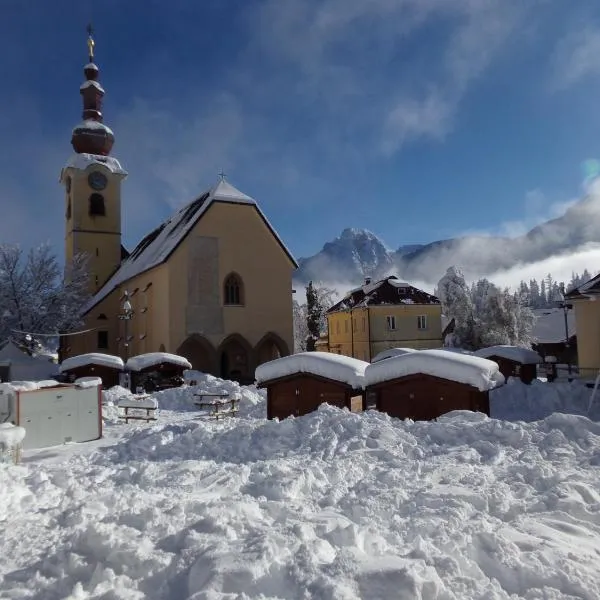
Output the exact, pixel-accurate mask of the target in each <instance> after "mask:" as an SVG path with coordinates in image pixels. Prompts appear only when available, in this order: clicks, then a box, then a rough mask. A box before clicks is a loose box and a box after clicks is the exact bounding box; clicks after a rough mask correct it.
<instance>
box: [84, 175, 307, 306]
mask: <svg viewBox="0 0 600 600" xmlns="http://www.w3.org/2000/svg"><path fill="white" fill-rule="evenodd" d="M214 202H229V203H232V204H247V205H250V206H253V207H254V208H255V209H256V211H257V212H258V214H259V215H260V217H261V218H262V220H263V221H264V222H265V224H266V225H267V227H268V229H269V230H270V231H271V233H272V235H273V236H274V237H275V239H276V240H277V242H278V243H279V245H280V246H281V248H282V249H283V250H284V252H285V253H286V254H287V255H288V257H289V259H290V261H291V262H292V264H293V265H294V266H295V267H297V266H298V263H297V262H296V260H295V259H294V257H293V256H292V253H291V252H290V251H289V250H288V248H287V247H286V246H285V244H284V243H283V241H282V240H281V238H280V237H279V236H278V235H277V233H276V231H275V229H273V226H272V225H271V224H270V223H269V220H268V219H267V217H266V216H265V215H264V213H263V212H262V210H261V209H260V207H259V206H258V204H257V203H256V201H255V200H254V199H253V198H251V197H250V196H247V195H246V194H244V193H243V192H240V191H239V190H238V189H237V188H235V187H234V186H233V185H231V184H230V183H228V182H227V181H225V180H221V181H219V182H218V183H217V185H215V186H213V187H212V188H211V189H210V190H209V191H207V192H205V193H204V194H202V195H201V196H199V197H198V198H196V199H195V200H194V201H192V202H190V203H189V204H187V205H186V206H184V207H183V208H181V209H179V210H178V211H177V212H176V213H175V214H174V215H173V216H172V217H170V218H169V219H167V220H166V221H165V222H164V223H162V224H161V225H159V226H158V227H157V228H156V229H155V230H154V231H151V232H150V233H149V234H148V235H147V236H146V237H145V238H144V239H142V241H141V242H140V243H139V244H138V245H137V246H136V248H135V249H134V250H133V251H132V252H131V254H130V255H129V257H128V258H127V260H125V261H124V262H123V263H121V266H120V267H119V269H118V270H117V271H116V272H115V274H114V275H113V276H112V277H111V278H110V279H109V280H108V281H107V282H106V284H105V285H104V286H103V287H102V288H101V289H100V290H99V291H98V293H97V294H96V295H95V296H94V297H93V298H92V299H91V300H90V302H89V303H88V305H87V306H86V307H85V309H84V312H88V311H90V310H91V309H92V308H93V307H94V306H96V305H97V304H98V303H99V302H101V301H102V300H104V298H106V296H108V294H110V292H112V291H113V290H114V289H115V288H117V287H118V286H120V285H121V284H123V283H125V282H126V281H128V280H129V279H131V278H132V277H136V276H137V275H140V274H141V273H143V272H144V271H148V270H149V269H152V268H154V267H157V266H158V265H160V264H162V263H163V262H165V261H166V260H167V259H168V258H169V256H171V254H172V253H173V252H174V251H175V249H176V248H177V247H178V246H179V244H180V243H181V242H182V241H183V240H184V239H185V237H186V235H187V234H188V233H189V232H190V231H191V230H192V229H193V227H194V226H195V225H196V223H198V221H199V220H200V219H201V218H202V215H204V214H205V213H206V211H207V210H208V209H209V208H210V206H211V205H212V204H213V203H214Z"/></svg>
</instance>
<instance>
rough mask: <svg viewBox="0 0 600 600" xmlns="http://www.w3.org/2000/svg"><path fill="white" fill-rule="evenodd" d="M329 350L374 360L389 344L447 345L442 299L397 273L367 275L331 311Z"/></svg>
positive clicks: (410, 345) (328, 315) (401, 345)
mask: <svg viewBox="0 0 600 600" xmlns="http://www.w3.org/2000/svg"><path fill="white" fill-rule="evenodd" d="M326 316H327V326H328V339H327V342H328V344H327V345H328V348H327V349H328V351H329V352H333V353H335V354H343V355H345V356H352V357H354V358H358V359H360V360H364V361H368V362H370V361H371V360H372V358H373V357H374V356H376V355H377V354H379V353H380V352H382V351H383V350H388V349H389V348H396V347H404V348H414V349H416V350H423V349H427V348H439V347H440V346H442V345H443V337H442V335H443V334H442V329H443V327H442V306H441V303H440V301H439V299H438V298H436V297H435V296H433V295H431V294H428V293H427V292H424V291H423V290H420V289H418V288H416V287H414V286H412V285H410V284H409V283H405V282H401V281H400V280H399V279H398V278H397V277H395V276H393V275H392V276H390V277H386V278H385V279H382V280H380V281H377V282H371V280H370V279H366V280H365V283H364V285H362V286H361V287H358V288H356V289H353V290H351V291H350V292H348V294H346V296H345V297H344V298H342V300H340V301H339V302H338V303H337V304H335V305H334V306H332V307H331V308H330V309H329V310H328V311H327V315H326Z"/></svg>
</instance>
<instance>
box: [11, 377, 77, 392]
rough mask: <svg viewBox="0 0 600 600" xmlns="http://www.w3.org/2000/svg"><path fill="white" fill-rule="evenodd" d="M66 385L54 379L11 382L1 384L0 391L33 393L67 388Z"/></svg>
mask: <svg viewBox="0 0 600 600" xmlns="http://www.w3.org/2000/svg"><path fill="white" fill-rule="evenodd" d="M65 385H67V384H64V383H60V382H58V381H55V380H54V379H43V380H42V381H9V382H6V383H0V390H13V391H16V392H32V391H34V390H41V389H44V388H51V387H65Z"/></svg>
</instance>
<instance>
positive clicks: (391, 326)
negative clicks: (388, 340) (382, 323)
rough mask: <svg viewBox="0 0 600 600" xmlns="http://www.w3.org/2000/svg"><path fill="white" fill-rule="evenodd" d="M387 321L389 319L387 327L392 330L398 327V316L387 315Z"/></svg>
mask: <svg viewBox="0 0 600 600" xmlns="http://www.w3.org/2000/svg"><path fill="white" fill-rule="evenodd" d="M386 321H387V328H388V329H389V330H390V331H394V330H395V329H396V317H395V316H394V315H390V316H388V317H386Z"/></svg>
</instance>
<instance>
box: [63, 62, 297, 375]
mask: <svg viewBox="0 0 600 600" xmlns="http://www.w3.org/2000/svg"><path fill="white" fill-rule="evenodd" d="M84 72H85V75H86V81H85V82H84V84H83V85H82V86H81V93H82V96H83V101H84V113H83V117H84V121H83V122H82V123H81V124H80V125H79V126H78V127H76V128H75V129H74V131H73V138H72V144H73V147H74V149H75V154H74V155H73V156H72V157H71V158H70V159H69V161H68V162H67V164H66V165H65V167H64V168H63V170H62V172H61V182H62V184H63V186H64V189H65V205H66V209H65V218H66V234H65V253H66V259H67V261H69V260H71V259H72V258H73V257H74V256H75V255H76V254H79V253H85V254H86V256H87V258H88V261H89V262H88V264H89V273H90V279H89V285H90V293H91V299H90V301H89V302H88V304H87V305H86V307H85V309H84V313H85V316H84V318H85V323H84V325H83V326H82V328H81V329H82V331H83V332H82V333H78V334H76V335H69V336H66V337H64V338H63V340H62V343H61V354H62V358H66V357H68V356H75V355H78V354H83V353H88V352H102V353H107V354H114V355H119V356H121V357H122V358H124V359H126V358H127V357H129V356H134V355H136V354H141V353H146V352H155V351H164V352H171V353H175V354H180V355H182V356H185V357H187V358H188V359H189V360H190V362H191V363H192V366H193V368H195V369H197V370H200V371H203V372H206V373H211V374H214V375H217V376H221V377H225V378H229V379H237V380H239V381H242V382H246V381H252V380H253V377H254V369H255V367H256V366H257V365H258V364H261V363H262V362H266V361H268V360H271V359H273V358H276V357H277V356H280V355H287V354H289V353H290V352H291V350H292V348H293V322H292V315H293V310H292V275H293V272H294V270H295V269H296V268H297V263H296V261H295V260H294V258H293V256H292V255H291V253H290V252H289V250H288V249H287V248H286V246H285V245H284V243H283V242H282V240H281V239H280V237H279V236H278V235H277V233H276V232H275V230H274V229H273V227H272V226H271V225H270V223H269V221H268V220H267V218H266V216H265V215H264V213H263V212H262V210H261V209H260V207H259V205H258V203H257V202H256V201H255V200H254V199H253V198H251V197H250V196H248V195H246V194H244V193H243V192H241V191H239V190H238V189H236V188H235V187H234V186H233V185H232V184H231V183H229V182H228V181H226V180H225V178H224V176H222V177H221V178H220V180H219V181H218V182H217V183H216V184H215V185H214V186H213V187H211V188H210V189H209V190H207V191H205V192H204V193H202V194H201V195H199V196H198V198H196V199H194V200H193V201H192V202H191V203H189V204H187V205H186V206H184V207H183V208H181V209H180V210H179V211H178V212H177V213H175V214H174V215H173V216H171V217H170V218H169V219H167V220H166V221H165V222H164V223H162V224H160V225H159V226H158V227H157V228H156V229H155V230H154V231H152V232H150V233H149V234H148V235H147V236H146V237H144V239H142V241H141V242H140V243H139V244H138V245H137V246H136V248H135V249H134V250H133V251H132V252H131V253H130V254H128V253H127V252H126V251H125V250H124V248H123V247H122V244H121V235H122V231H121V185H122V182H123V181H124V180H125V178H126V177H127V173H126V171H125V170H124V169H123V168H122V167H121V165H120V163H119V161H118V160H117V159H115V158H114V157H112V156H110V151H111V149H112V143H113V141H114V134H113V133H112V131H111V130H110V129H109V128H108V127H107V126H105V125H104V123H103V119H102V113H101V110H100V107H101V103H102V99H103V95H104V90H103V89H102V87H101V85H100V84H99V82H98V68H97V67H96V65H95V64H94V63H93V55H90V62H89V63H88V64H87V65H86V67H85V68H84Z"/></svg>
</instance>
